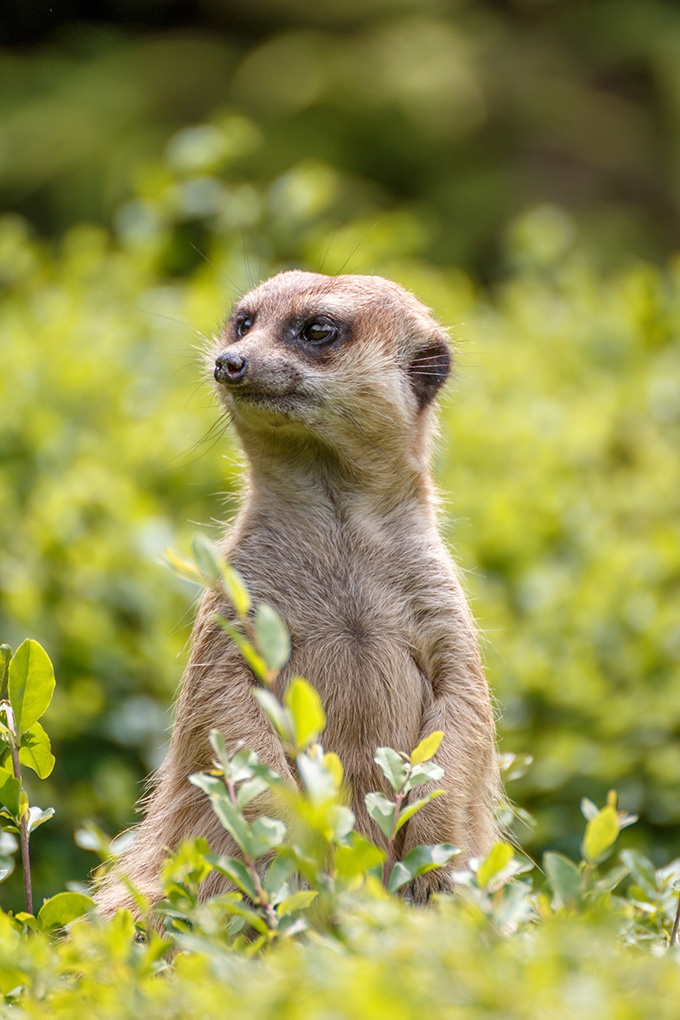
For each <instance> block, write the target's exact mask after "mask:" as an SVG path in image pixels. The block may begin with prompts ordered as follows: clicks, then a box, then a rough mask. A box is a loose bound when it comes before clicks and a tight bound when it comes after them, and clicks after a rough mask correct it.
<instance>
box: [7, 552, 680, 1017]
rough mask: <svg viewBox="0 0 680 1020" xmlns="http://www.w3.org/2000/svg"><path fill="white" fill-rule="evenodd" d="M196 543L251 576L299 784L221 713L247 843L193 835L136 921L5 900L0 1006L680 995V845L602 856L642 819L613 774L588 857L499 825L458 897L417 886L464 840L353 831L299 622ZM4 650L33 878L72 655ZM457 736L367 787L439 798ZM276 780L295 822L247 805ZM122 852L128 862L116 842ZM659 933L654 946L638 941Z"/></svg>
mask: <svg viewBox="0 0 680 1020" xmlns="http://www.w3.org/2000/svg"><path fill="white" fill-rule="evenodd" d="M197 551H198V553H199V562H201V564H202V569H201V568H197V567H196V565H194V564H191V563H187V562H183V561H181V560H177V558H175V563H176V565H178V566H179V568H180V570H182V572H184V573H187V574H190V575H191V576H193V577H195V578H197V579H200V580H201V581H202V582H204V583H207V584H209V585H211V586H212V587H217V588H219V589H220V590H221V591H222V593H228V594H230V595H231V596H232V597H233V601H234V606H235V608H236V610H237V614H238V622H237V624H236V629H234V628H233V625H227V626H229V627H230V628H232V629H233V630H234V633H233V636H234V639H235V640H236V641H237V643H238V644H239V646H240V647H241V650H242V652H243V654H244V655H245V657H246V658H247V660H248V662H249V663H250V664H251V666H252V668H253V672H254V673H255V675H256V676H257V677H258V678H259V680H260V682H261V683H262V684H263V685H264V686H263V687H259V688H253V693H254V696H256V697H257V698H258V700H259V701H260V704H261V705H262V707H263V708H264V710H265V712H266V714H267V716H268V717H269V720H270V722H271V724H272V726H273V727H274V729H275V730H276V731H277V733H278V735H279V737H280V739H281V740H282V743H283V746H284V748H285V750H286V753H287V754H288V755H289V756H290V757H292V758H294V759H295V761H296V765H297V773H298V775H299V777H300V789H299V791H297V792H292V791H287V793H285V794H284V792H283V784H282V783H281V781H280V779H279V777H277V776H276V775H275V774H273V773H272V772H271V771H270V770H269V769H267V768H264V767H263V766H261V765H260V764H259V763H258V761H257V758H256V756H255V755H254V754H253V753H252V752H249V751H248V750H247V749H236V750H235V751H234V752H232V753H230V754H227V752H226V750H225V747H224V743H223V741H222V738H221V736H220V735H219V734H218V733H217V732H215V733H213V735H212V738H211V739H212V744H213V749H214V751H215V764H214V768H213V769H211V770H209V771H207V772H205V773H200V774H198V775H195V776H192V777H191V780H192V782H194V783H195V784H196V785H197V786H199V787H200V788H201V789H203V790H204V792H205V793H206V794H207V795H208V796H209V798H210V801H211V804H212V807H213V810H214V811H215V812H216V814H217V816H218V818H219V819H220V822H221V823H222V825H223V826H224V827H225V828H226V829H227V830H228V831H229V833H230V834H231V835H232V837H233V839H234V841H235V844H236V845H237V846H238V848H239V856H238V857H225V856H220V855H211V853H210V848H209V847H208V845H207V843H206V841H205V840H203V839H201V838H198V839H195V840H193V841H192V842H185V843H183V844H181V845H180V847H179V849H178V850H177V851H176V852H175V853H174V854H173V855H172V856H171V857H170V858H169V859H168V860H167V861H166V863H165V864H164V865H163V868H162V871H161V882H162V886H163V889H164V891H165V895H166V898H165V899H164V900H162V901H161V902H160V903H159V904H156V905H151V904H148V903H146V902H145V901H144V898H143V897H142V896H141V895H139V894H136V893H135V896H136V900H137V907H138V912H139V915H140V921H139V922H138V923H137V925H135V922H134V920H133V917H132V915H131V914H130V912H129V911H127V910H120V911H119V912H118V913H117V914H116V915H115V917H114V918H113V919H112V920H111V921H109V922H103V921H102V920H101V919H99V918H98V917H97V915H96V912H95V910H94V904H93V902H92V900H91V899H89V898H88V897H87V896H84V895H82V894H79V893H74V892H61V893H57V894H56V895H55V896H53V897H52V898H51V899H49V900H47V901H46V902H45V903H43V905H42V906H41V908H40V910H39V911H38V912H37V914H36V916H33V915H32V913H31V912H30V910H29V911H25V912H19V913H17V914H12V913H5V912H4V911H0V995H1V996H2V1000H1V1002H0V1015H2V1016H7V1017H11V1016H15V1015H22V1016H32V1017H40V1016H49V1017H59V1016H65V1017H66V1016H73V1015H74V1014H77V1015H78V1016H92V1017H97V1018H100V1017H107V1016H111V1017H114V1016H115V1017H126V1016H130V1017H132V1016H135V1017H137V1016H139V1015H140V1014H143V1015H144V1016H150V1017H152V1018H154V1017H158V1018H163V1017H177V1018H180V1017H194V1016H196V1017H197V1016H200V1017H211V1016H223V1015H225V1011H227V1012H228V1014H229V1015H230V1016H231V1015H237V1016H240V1015H243V1014H245V1013H246V1012H247V1015H248V1016H252V1015H255V1016H257V1015H262V1016H270V1015H276V1016H281V1015H284V1016H285V1015H293V1016H297V1015H310V1014H311V1015H317V1014H325V1013H326V1012H329V1013H330V1014H331V1015H334V1016H341V1017H342V1016H351V1017H373V1016H375V1015H382V1014H383V1013H386V1012H388V1011H389V1012H390V1013H392V1012H395V1013H396V1014H397V1015H399V1016H405V1017H411V1016H419V1015H421V1014H422V1011H423V1009H436V1010H437V1011H438V1012H443V1013H444V1015H448V1014H449V1012H451V1015H455V1016H469V1017H470V1018H474V1017H481V1016H487V1017H488V1016H500V1017H504V1018H505V1017H515V1016H516V1017H518V1018H519V1017H534V1016H535V1017H542V1016H545V1014H546V1012H549V1013H550V1015H552V1016H556V1017H561V1016H564V1017H568V1016H573V1015H574V1011H575V1010H577V1011H578V1014H579V1016H585V1017H588V1016H592V1017H596V1016H601V1015H602V1011H603V1010H606V1014H607V1015H611V1016H618V1015H621V1016H625V1017H627V1018H629V1017H630V1018H636V1017H646V1016H649V1015H650V1012H649V1011H650V1010H652V1011H653V1012H652V1015H654V1016H659V1017H664V1016H669V1017H670V1016H671V1015H673V1014H672V1013H671V1009H673V1008H674V1002H673V998H674V996H675V995H677V991H678V987H679V984H680V979H679V978H678V970H677V960H671V959H669V960H660V959H658V956H659V954H660V953H661V952H662V951H663V948H664V944H666V945H667V944H668V942H669V940H670V941H671V942H672V943H673V944H677V942H678V938H677V927H678V917H680V909H677V912H676V903H677V901H678V896H677V890H676V891H675V892H673V885H674V880H677V878H678V877H680V861H675V862H674V864H673V867H672V869H668V870H667V871H666V872H660V873H655V871H654V868H653V866H652V865H651V863H650V862H649V861H648V860H647V859H645V858H644V857H643V856H642V855H640V854H635V853H631V852H630V851H623V852H622V853H621V855H620V863H619V864H618V865H614V866H613V867H611V866H609V867H604V866H603V865H604V862H606V861H607V859H608V858H609V857H610V856H611V854H612V851H613V848H614V844H615V843H616V840H617V838H618V835H619V832H620V830H621V828H623V827H625V826H627V825H629V824H631V823H632V822H633V821H635V819H634V818H632V817H630V816H627V815H625V814H622V813H621V812H618V811H617V808H616V797H615V795H614V794H610V796H609V798H608V802H607V804H606V805H605V807H604V808H602V809H601V810H598V808H597V807H595V805H593V804H592V803H591V802H586V803H585V804H584V813H585V815H586V817H587V819H588V821H587V825H586V829H585V834H584V838H583V844H582V854H583V860H582V861H581V863H580V864H578V865H577V864H576V863H574V862H572V861H570V860H569V859H568V858H565V857H564V856H562V855H560V854H557V853H549V854H546V855H545V857H544V869H545V874H546V876H547V881H546V882H544V881H543V879H542V878H534V879H533V882H531V881H527V878H526V876H527V873H528V872H531V871H532V865H531V864H530V863H529V862H522V861H521V860H517V859H516V857H515V853H514V851H513V848H512V846H510V845H509V844H508V843H503V842H501V843H497V844H496V846H495V847H494V848H493V849H492V850H491V852H490V853H489V855H488V857H487V858H486V859H485V860H483V861H470V862H469V863H468V865H467V866H466V867H465V868H464V869H460V870H459V871H458V872H456V876H455V877H456V885H457V887H458V889H459V894H458V895H457V896H455V897H453V896H444V895H439V896H437V897H435V898H434V901H433V903H432V904H431V905H430V907H429V908H414V907H411V906H408V905H407V903H405V902H404V901H400V900H399V898H398V897H397V896H396V895H395V892H396V890H397V889H398V888H399V887H401V886H402V885H404V883H405V882H407V881H408V880H410V879H411V878H413V877H414V876H416V875H417V874H419V873H421V872H422V871H425V870H428V869H431V868H432V867H437V866H441V865H442V864H444V863H446V861H447V860H449V859H450V858H451V856H452V854H454V853H455V848H453V847H445V846H441V847H420V848H418V849H417V850H414V851H412V852H411V853H409V854H408V855H407V856H406V857H405V858H404V860H403V861H401V862H394V861H393V859H392V842H391V840H390V848H389V850H388V853H387V854H386V853H385V852H384V851H381V850H379V849H378V848H377V847H375V846H372V844H370V843H369V842H368V840H366V839H365V838H364V837H361V836H359V835H358V834H357V833H356V832H354V831H353V821H354V818H353V815H352V812H351V811H350V810H349V809H348V808H347V807H346V806H345V805H344V803H343V800H342V794H341V784H342V766H341V763H340V762H339V760H338V759H337V757H336V756H335V755H332V754H325V753H324V751H323V748H322V746H321V745H320V744H319V742H318V741H319V737H320V735H321V732H322V730H323V725H324V714H323V709H322V707H321V704H320V702H319V699H318V695H316V693H315V691H314V689H313V688H312V687H311V686H310V685H308V684H307V683H306V682H305V681H304V680H301V679H299V678H298V679H296V680H294V681H293V682H292V683H291V685H290V686H289V688H288V691H287V693H286V695H285V696H284V701H283V703H282V702H280V701H279V700H278V699H277V698H276V697H275V696H274V694H273V693H272V687H273V683H274V681H275V679H276V677H277V675H278V671H279V669H280V668H281V667H282V665H284V664H285V662H286V660H287V658H288V654H289V649H290V645H289V639H288V635H287V633H286V631H285V628H284V627H283V625H282V623H281V621H280V620H279V619H278V617H277V616H276V614H275V612H274V611H273V610H272V609H271V608H270V607H267V606H256V607H254V611H252V612H251V606H250V603H249V598H248V594H247V592H246V591H245V589H244V588H243V586H242V584H241V582H240V579H239V577H238V575H236V574H235V573H234V572H233V571H232V570H231V569H230V568H228V567H226V566H224V565H223V564H222V562H221V559H220V556H219V552H218V550H217V548H216V547H215V549H213V548H212V547H210V546H209V545H207V544H206V543H205V542H201V543H200V544H199V546H198V547H197ZM3 663H4V666H3V670H2V690H1V691H0V694H2V695H4V696H5V697H4V699H3V700H0V716H1V720H0V721H1V723H2V728H1V729H0V741H1V747H2V749H3V755H2V760H3V766H2V770H0V773H7V776H6V777H5V778H4V779H3V778H2V775H1V774H0V806H1V808H2V810H1V811H0V820H1V821H2V827H3V829H4V830H5V833H6V832H7V831H9V832H12V831H17V832H19V833H20V834H21V842H22V868H23V871H24V877H25V878H26V877H28V879H29V880H28V881H27V882H26V883H25V885H26V888H27V890H30V869H29V865H28V854H27V852H26V847H27V841H28V832H29V829H30V827H31V823H32V822H33V821H34V820H35V819H36V818H38V817H39V815H40V814H41V813H40V812H38V815H35V814H34V812H35V810H36V809H29V805H28V800H27V798H26V795H25V793H24V792H23V790H22V788H21V786H22V784H21V767H20V764H21V763H23V764H29V762H30V763H31V767H33V768H34V767H35V765H36V764H38V763H39V762H40V761H41V760H42V759H43V758H44V759H45V761H46V760H47V759H46V755H48V754H49V750H48V749H49V739H48V737H47V735H46V734H45V733H44V730H42V727H40V728H39V729H36V726H37V725H38V723H37V719H38V718H39V717H41V716H42V714H43V713H44V711H45V710H46V708H47V707H48V706H49V703H50V700H51V696H52V692H53V689H54V675H53V672H52V669H51V664H50V662H49V659H48V658H47V656H46V655H45V652H44V651H43V650H42V649H41V648H40V646H39V645H38V644H36V643H35V642H31V641H27V642H24V644H23V645H22V646H21V647H20V648H19V649H18V651H17V652H16V654H15V655H13V656H12V655H11V654H10V652H9V650H8V649H6V646H4V651H3ZM270 685H271V686H270ZM268 687H269V689H268ZM29 734H32V738H31V739H26V738H27V736H28V735H29ZM36 734H37V737H38V743H39V745H40V746H38V745H36V743H35V738H36ZM440 739H441V734H433V735H432V736H431V737H428V738H426V739H425V740H423V741H422V742H421V744H419V746H418V747H417V748H415V749H414V750H413V751H412V753H411V754H410V755H407V754H403V753H402V754H398V753H397V752H395V751H393V750H391V749H389V748H380V749H378V751H377V752H376V755H375V761H376V762H377V763H378V764H379V765H380V767H381V769H382V770H383V772H384V773H385V775H386V776H387V777H388V779H389V780H390V783H391V785H392V787H393V790H394V800H393V801H390V800H389V798H386V797H384V796H382V795H376V794H371V793H369V794H367V796H366V804H367V807H368V809H369V812H370V813H371V815H372V817H373V818H374V819H375V820H376V821H377V822H378V824H379V825H380V826H381V828H383V831H384V832H385V834H386V835H390V834H391V835H392V836H393V835H394V834H395V833H396V831H397V830H398V828H399V826H400V824H401V823H402V822H403V821H406V820H407V818H408V817H409V816H410V815H412V814H413V813H414V811H416V810H422V809H424V808H426V804H427V800H428V798H425V799H424V800H421V801H418V800H416V801H414V802H411V803H408V804H406V803H405V802H403V797H404V794H405V793H407V792H408V790H409V789H414V788H417V786H418V785H419V783H420V781H421V780H422V781H426V780H427V779H428V778H429V779H432V778H435V779H436V778H437V776H436V771H437V769H438V766H436V765H434V763H433V762H432V761H431V760H430V759H431V757H432V755H433V754H435V753H436V750H437V748H438V746H439V742H440ZM41 748H42V750H41ZM46 748H47V750H46ZM22 752H23V753H22ZM50 764H51V763H50ZM439 771H441V770H439ZM36 772H37V773H38V774H39V775H40V774H41V773H42V774H46V773H47V772H48V769H47V768H46V767H45V768H43V767H39V768H37V769H36ZM12 779H13V782H14V783H15V785H16V787H17V789H16V790H15V789H14V788H10V786H9V785H8V784H9V783H10V782H11V781H12ZM266 790H267V791H269V792H270V793H278V794H279V796H285V797H286V809H287V815H288V817H289V818H291V817H292V819H293V822H294V824H293V825H292V826H290V827H287V826H286V825H285V824H284V823H283V822H282V821H280V820H277V819H274V818H267V817H264V816H259V817H257V818H256V819H255V820H251V821H248V820H247V819H246V817H245V814H244V809H245V807H246V805H247V804H248V803H250V801H252V800H253V798H255V797H257V796H259V795H260V794H261V793H263V792H264V791H266ZM430 799H431V798H430ZM42 814H43V815H46V816H47V817H49V811H48V812H43V813H42ZM91 835H95V837H96V836H97V834H96V833H94V834H93V833H92V832H91ZM90 842H91V845H94V846H97V845H98V843H100V842H101V841H99V840H98V839H97V838H95V839H94V840H91V841H90ZM99 848H100V849H101V846H100V847H99ZM1 849H2V850H3V852H10V853H11V851H12V850H13V849H14V848H13V847H12V846H8V845H7V844H6V843H5V844H4V845H3V847H2V848H1ZM102 856H103V857H104V858H106V859H107V860H108V863H109V864H110V849H109V848H108V847H106V846H104V847H103V853H102ZM213 869H216V870H218V871H219V872H221V873H222V874H223V875H225V876H226V877H227V878H228V879H229V880H230V881H231V882H232V888H233V891H230V892H229V891H228V892H225V893H222V894H219V895H216V896H214V897H213V898H212V899H208V900H207V901H204V902H202V901H201V898H200V886H201V883H202V882H203V881H204V880H205V879H206V878H207V876H208V875H209V873H210V871H211V870H213ZM7 870H8V869H7V868H6V867H5V870H4V872H3V873H2V874H0V880H2V878H3V877H5V876H6V873H7ZM520 875H521V876H522V878H519V876H520ZM624 882H625V883H627V892H626V895H625V897H622V896H621V895H620V893H619V888H621V887H622V883H624ZM132 891H133V893H134V889H133V890H132ZM27 898H30V892H27ZM674 914H675V925H674V927H673V932H672V934H671V931H670V929H671V926H672V925H673V915H674ZM85 915H89V916H87V917H86V916H85ZM145 921H146V924H144V922H145ZM64 929H67V934H66V937H64ZM141 932H143V935H142V937H141V938H140V934H141ZM617 932H618V937H619V940H618V942H617ZM645 942H649V943H650V944H651V945H652V946H653V947H654V948H655V949H656V953H655V954H653V955H643V954H641V953H640V952H639V949H635V948H633V947H640V946H643V945H644V944H645ZM626 944H627V947H626ZM671 952H672V953H673V954H677V952H678V950H677V949H674V950H672V951H671Z"/></svg>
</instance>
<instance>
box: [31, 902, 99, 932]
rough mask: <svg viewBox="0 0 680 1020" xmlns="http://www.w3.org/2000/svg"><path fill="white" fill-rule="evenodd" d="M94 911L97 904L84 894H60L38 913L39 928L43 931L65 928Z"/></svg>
mask: <svg viewBox="0 0 680 1020" xmlns="http://www.w3.org/2000/svg"><path fill="white" fill-rule="evenodd" d="M92 910H96V904H95V902H94V900H93V899H91V898H90V897H89V896H85V894H84V893H74V892H60V893H57V895H56V896H52V898H51V899H49V900H45V902H44V903H43V905H42V907H41V908H40V910H39V911H38V926H39V927H40V928H42V930H43V931H49V930H50V929H52V928H64V927H65V926H66V925H67V924H70V923H71V921H75V920H76V918H77V917H82V916H83V914H88V913H90V911H92Z"/></svg>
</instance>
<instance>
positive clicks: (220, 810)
mask: <svg viewBox="0 0 680 1020" xmlns="http://www.w3.org/2000/svg"><path fill="white" fill-rule="evenodd" d="M213 780H217V783H218V784H219V786H215V783H214V782H213ZM189 782H190V783H192V784H193V785H194V786H197V787H198V788H199V790H203V791H204V793H207V794H208V796H209V797H210V804H211V807H212V809H213V811H214V812H215V814H216V815H217V817H218V818H219V820H220V823H221V824H222V825H223V826H224V828H225V829H226V830H227V832H229V833H231V835H232V836H233V837H234V839H235V840H236V842H237V843H238V845H239V847H240V848H241V850H242V851H243V852H244V853H245V854H250V853H251V849H250V847H251V839H252V837H251V831H250V826H249V825H248V822H247V821H246V820H245V818H244V817H243V815H242V814H241V812H240V811H239V810H238V808H236V807H234V805H233V804H232V803H231V801H230V799H229V794H228V792H227V790H226V788H225V786H224V783H223V782H222V781H221V780H219V779H217V777H216V776H206V775H205V774H204V773H202V772H200V773H197V774H194V775H191V776H189Z"/></svg>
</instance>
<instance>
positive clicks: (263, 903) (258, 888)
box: [224, 775, 279, 931]
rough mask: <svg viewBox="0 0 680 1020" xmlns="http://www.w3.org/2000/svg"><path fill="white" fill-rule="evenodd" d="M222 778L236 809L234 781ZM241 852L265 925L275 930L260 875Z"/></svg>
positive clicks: (270, 906) (251, 860) (272, 911)
mask: <svg viewBox="0 0 680 1020" xmlns="http://www.w3.org/2000/svg"><path fill="white" fill-rule="evenodd" d="M224 780H225V782H226V784H227V790H228V791H229V797H230V799H231V802H232V804H233V805H234V807H235V808H236V809H237V810H238V801H237V799H236V787H235V785H234V782H233V780H232V779H231V778H230V777H229V776H227V775H225V777H224ZM242 852H243V858H244V860H245V863H246V867H247V868H248V871H249V872H250V876H251V878H252V880H253V885H254V886H255V892H256V893H257V902H258V905H259V906H260V907H261V908H262V910H263V911H264V916H265V920H266V922H267V925H268V927H269V929H270V931H276V929H277V928H278V926H279V919H278V917H277V916H276V911H275V910H274V908H273V906H272V905H271V903H270V902H269V897H268V895H267V891H266V889H265V888H264V886H263V885H262V882H261V881H260V876H259V875H258V873H257V868H256V866H255V861H254V859H253V858H252V857H251V856H250V854H247V853H246V852H245V851H242Z"/></svg>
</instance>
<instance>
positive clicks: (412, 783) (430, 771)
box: [404, 761, 444, 793]
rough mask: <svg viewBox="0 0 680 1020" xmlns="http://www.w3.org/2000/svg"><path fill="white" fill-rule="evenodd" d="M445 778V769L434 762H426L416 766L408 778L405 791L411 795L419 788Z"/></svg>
mask: <svg viewBox="0 0 680 1020" xmlns="http://www.w3.org/2000/svg"><path fill="white" fill-rule="evenodd" d="M443 776H444V769H443V768H442V767H441V765H437V763H436V762H434V761H424V762H421V764H420V765H414V766H413V768H412V769H411V774H410V775H409V777H408V780H407V782H406V785H405V786H404V790H405V792H406V793H409V792H410V791H411V790H414V789H415V788H416V787H417V786H423V785H424V784H425V783H430V782H434V783H436V782H438V781H439V780H440V779H442V778H443Z"/></svg>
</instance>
